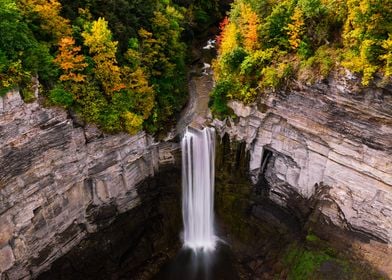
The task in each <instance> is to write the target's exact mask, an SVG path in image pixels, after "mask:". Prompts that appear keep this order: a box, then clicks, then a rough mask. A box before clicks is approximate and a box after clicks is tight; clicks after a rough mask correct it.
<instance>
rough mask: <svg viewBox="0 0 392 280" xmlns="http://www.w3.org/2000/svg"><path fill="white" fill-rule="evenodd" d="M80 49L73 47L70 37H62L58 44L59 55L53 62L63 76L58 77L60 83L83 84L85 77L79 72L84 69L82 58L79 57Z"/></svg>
mask: <svg viewBox="0 0 392 280" xmlns="http://www.w3.org/2000/svg"><path fill="white" fill-rule="evenodd" d="M80 49H81V47H79V46H75V40H74V39H73V38H72V37H64V38H62V39H61V40H60V43H59V53H58V54H57V56H56V59H55V60H54V62H55V63H56V64H58V65H59V67H60V69H61V70H62V71H63V74H62V75H61V76H60V80H61V81H72V82H83V81H84V80H85V78H86V75H83V74H81V72H82V71H83V70H84V69H85V68H86V66H87V63H86V62H85V59H84V56H83V55H80V54H79V52H80Z"/></svg>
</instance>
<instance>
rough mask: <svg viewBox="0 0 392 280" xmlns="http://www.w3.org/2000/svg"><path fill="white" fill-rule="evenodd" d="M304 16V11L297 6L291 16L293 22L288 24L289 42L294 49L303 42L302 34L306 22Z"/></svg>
mask: <svg viewBox="0 0 392 280" xmlns="http://www.w3.org/2000/svg"><path fill="white" fill-rule="evenodd" d="M303 17H304V14H303V13H302V10H301V9H299V8H298V7H296V8H295V9H294V13H293V15H292V16H291V23H289V24H288V25H287V30H288V31H287V32H288V35H289V43H290V46H291V47H292V48H293V49H294V50H295V49H297V48H298V47H299V44H300V43H301V35H302V33H303V26H304V24H305V22H304V19H303Z"/></svg>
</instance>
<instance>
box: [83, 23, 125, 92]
mask: <svg viewBox="0 0 392 280" xmlns="http://www.w3.org/2000/svg"><path fill="white" fill-rule="evenodd" d="M82 37H83V38H84V45H86V46H87V47H88V48H89V53H90V54H91V55H92V59H93V61H94V64H95V68H94V73H95V77H96V78H97V80H99V81H100V83H101V85H102V88H103V90H104V92H105V93H106V94H107V95H108V96H111V95H113V93H114V92H116V91H119V90H121V89H122V88H124V85H123V84H122V82H121V72H120V67H119V66H118V64H117V59H116V51H117V42H115V41H112V33H111V31H110V29H109V28H108V22H107V21H106V20H105V19H103V18H99V19H98V20H96V21H94V22H93V23H92V25H91V27H90V28H88V29H87V30H85V31H84V32H83V33H82Z"/></svg>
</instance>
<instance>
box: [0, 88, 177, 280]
mask: <svg viewBox="0 0 392 280" xmlns="http://www.w3.org/2000/svg"><path fill="white" fill-rule="evenodd" d="M0 143H1V146H0V229H1V230H0V278H1V279H30V278H32V277H35V276H36V275H38V274H39V273H41V272H42V271H44V270H46V269H47V268H48V267H49V266H50V265H51V263H52V262H53V261H54V260H56V259H57V258H59V257H60V256H62V255H64V254H66V253H67V252H68V251H69V250H70V249H72V248H73V247H74V246H75V245H76V244H78V243H79V242H80V241H81V240H82V239H83V238H84V237H85V236H86V235H87V234H88V233H92V232H96V231H98V230H99V229H100V227H102V226H107V225H108V224H110V223H111V222H112V221H113V220H114V219H115V217H116V216H117V215H118V214H121V213H125V212H127V211H129V210H131V209H133V208H135V207H137V206H138V205H139V204H140V203H141V198H140V195H139V192H140V189H139V187H138V186H139V185H140V184H141V182H143V180H144V179H146V178H147V177H151V176H153V175H154V174H155V173H156V172H157V171H159V169H160V168H162V167H164V166H167V165H172V164H174V161H175V158H174V157H175V155H176V153H177V152H178V146H177V144H173V143H160V144H156V143H153V140H152V138H151V137H150V136H148V135H146V134H145V133H139V134H137V135H135V136H132V137H131V136H129V135H127V134H119V135H113V136H108V135H103V134H102V133H101V132H100V131H99V130H97V129H95V128H93V127H86V128H82V127H77V126H76V125H75V124H74V122H73V121H72V120H71V119H70V118H68V117H67V114H66V112H65V111H64V110H62V109H56V108H54V109H53V108H49V109H48V108H43V107H42V106H40V105H39V104H38V103H37V102H34V103H30V104H25V103H24V102H23V101H22V100H21V98H20V96H19V94H18V92H10V93H8V94H7V95H6V96H4V97H2V98H0ZM7 277H8V278H7Z"/></svg>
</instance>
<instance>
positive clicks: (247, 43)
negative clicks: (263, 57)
mask: <svg viewBox="0 0 392 280" xmlns="http://www.w3.org/2000/svg"><path fill="white" fill-rule="evenodd" d="M240 10H241V14H240V17H239V19H238V26H239V30H240V32H241V34H242V36H243V45H244V48H245V50H247V51H254V50H256V49H258V48H259V36H258V27H259V24H260V20H259V18H258V16H257V14H256V13H255V12H254V11H253V10H252V8H251V6H250V5H249V4H245V3H241V4H240Z"/></svg>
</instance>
